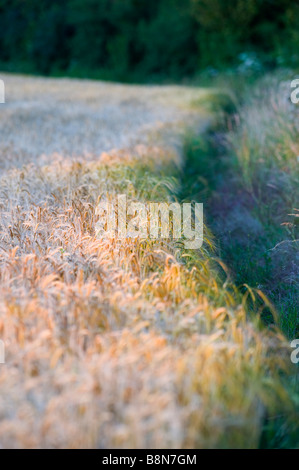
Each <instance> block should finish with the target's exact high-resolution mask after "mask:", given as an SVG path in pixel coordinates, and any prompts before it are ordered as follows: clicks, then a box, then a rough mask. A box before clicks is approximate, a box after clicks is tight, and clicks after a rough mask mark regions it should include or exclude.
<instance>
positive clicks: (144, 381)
mask: <svg viewBox="0 0 299 470" xmlns="http://www.w3.org/2000/svg"><path fill="white" fill-rule="evenodd" d="M3 78H4V81H5V84H6V104H5V105H1V108H0V135H1V142H0V339H2V340H3V341H4V343H5V364H0V390H1V392H0V447H1V448H153V449H155V448H216V447H218V448H222V447H226V448H227V447H234V448H236V447H240V448H241V447H243V448H244V447H245V448H256V447H259V446H260V445H261V444H260V443H261V439H262V437H263V436H264V435H265V432H266V431H265V429H266V428H267V429H270V431H269V432H270V433H272V434H273V433H276V434H279V436H281V440H282V441H283V439H284V435H285V434H287V432H288V426H292V420H293V419H294V416H295V411H294V400H293V396H292V393H291V392H290V391H289V389H288V388H287V387H286V386H285V380H286V378H287V377H288V376H289V374H290V367H291V363H290V348H289V343H288V341H287V339H286V337H285V336H284V335H283V334H282V333H281V331H280V330H279V329H278V328H277V327H276V326H275V325H272V326H271V327H269V326H268V327H265V326H264V325H263V324H262V322H261V321H260V318H259V311H258V309H257V311H256V312H255V313H256V314H255V315H252V314H250V313H248V309H247V308H246V300H247V297H249V296H254V292H253V291H250V290H248V291H247V294H246V295H245V296H242V295H241V294H240V293H239V292H238V291H237V289H236V288H235V286H234V285H233V283H232V282H231V280H230V278H229V277H227V276H225V275H223V270H224V272H226V269H225V266H223V269H222V270H221V273H222V275H221V274H220V271H219V269H218V267H217V266H219V265H222V262H221V260H219V259H218V253H217V250H216V249H215V240H214V237H213V235H212V234H211V233H210V231H209V230H208V228H206V229H205V240H204V245H203V247H202V248H201V249H200V250H196V251H195V250H193V251H192V252H190V251H186V250H185V249H184V247H183V245H182V244H180V243H179V242H175V241H173V240H171V239H169V240H164V241H163V240H158V241H154V240H150V239H147V240H134V239H127V240H125V241H124V240H118V239H104V238H100V237H98V236H97V233H96V230H95V227H96V223H97V213H96V207H97V204H98V202H99V201H100V200H101V198H102V197H113V196H115V195H117V194H126V195H127V197H128V198H129V199H130V200H138V201H149V200H150V201H171V200H173V198H174V197H175V196H174V194H175V193H176V188H177V186H178V185H179V184H180V183H179V176H178V175H179V172H180V167H181V165H182V160H183V141H184V135H185V134H186V132H191V131H192V132H195V131H196V132H197V133H199V134H200V133H201V132H204V130H205V129H206V128H207V126H208V125H209V123H210V122H211V121H213V119H214V116H213V113H212V112H211V111H209V112H208V111H207V109H206V108H205V107H202V108H201V106H200V102H201V100H204V99H208V98H209V93H210V92H207V91H205V90H203V89H195V88H194V89H193V88H187V87H186V88H185V87H179V86H169V87H158V86H153V87H145V86H125V85H117V84H110V83H101V82H92V81H83V80H82V81H79V80H66V79H41V78H28V77H22V76H10V75H4V76H3ZM265 301H266V300H265ZM272 423H275V426H274V425H273V426H272ZM277 423H278V424H277ZM271 436H272V435H271ZM272 437H273V436H272ZM274 437H275V436H274Z"/></svg>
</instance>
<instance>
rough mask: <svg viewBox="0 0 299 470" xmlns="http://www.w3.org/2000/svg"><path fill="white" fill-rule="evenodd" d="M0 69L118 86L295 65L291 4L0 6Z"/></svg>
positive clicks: (173, 1) (214, 0) (297, 10)
mask: <svg viewBox="0 0 299 470" xmlns="http://www.w3.org/2000/svg"><path fill="white" fill-rule="evenodd" d="M0 30H1V37H0V50H1V54H0V65H1V68H2V69H6V70H11V71H22V72H24V71H27V72H31V73H41V74H56V75H57V74H58V75H59V74H67V75H73V76H79V77H82V76H89V77H95V78H96V77H99V78H107V79H113V80H122V81H153V80H161V79H173V80H176V79H182V78H184V77H189V76H192V75H194V74H196V73H198V72H199V71H202V69H206V68H207V69H208V70H210V71H211V72H212V73H213V72H215V70H218V69H222V68H227V67H239V68H241V69H244V68H245V69H246V68H248V67H249V68H251V69H255V70H257V71H259V70H264V69H265V68H266V69H269V68H271V67H274V66H276V65H280V66H281V65H287V66H289V65H291V66H294V64H296V63H297V62H298V47H297V45H298V42H299V5H298V3H297V2H294V1H293V0H229V1H227V0H184V1H182V0H155V1H154V2H148V1H146V0H66V1H64V2H60V1H58V0H28V1H26V2H24V1H23V0H9V1H7V0H1V1H0Z"/></svg>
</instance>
